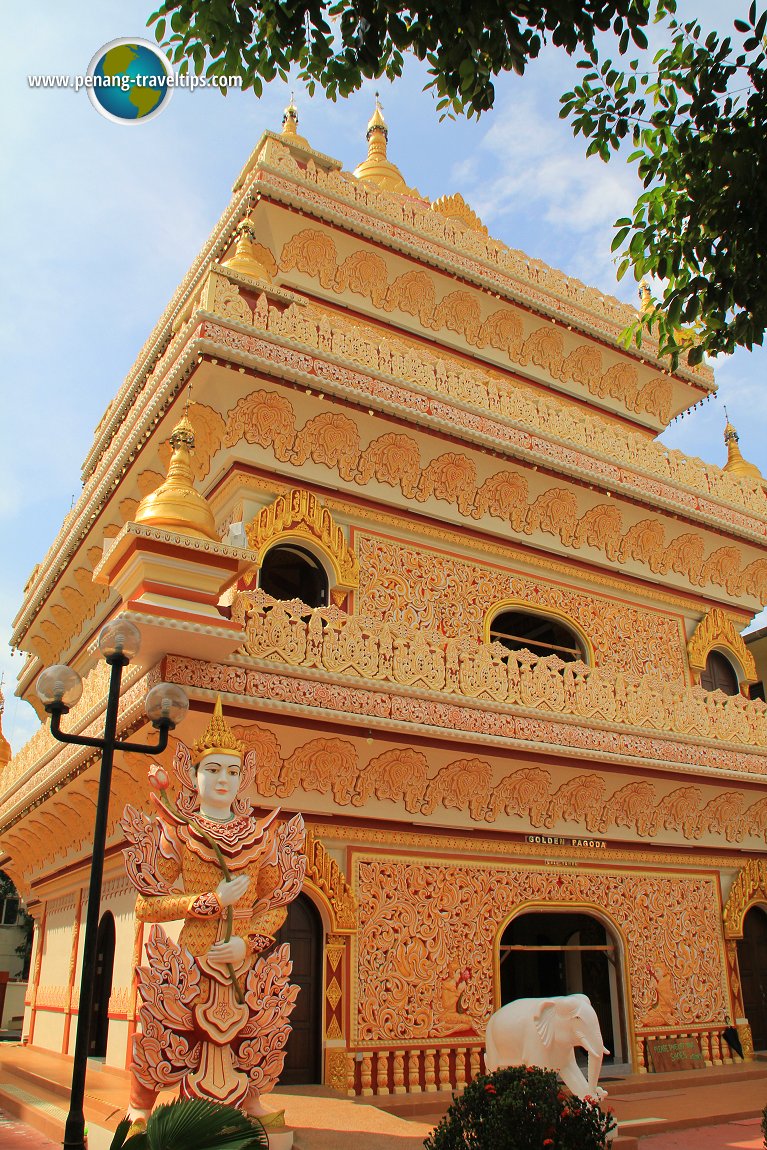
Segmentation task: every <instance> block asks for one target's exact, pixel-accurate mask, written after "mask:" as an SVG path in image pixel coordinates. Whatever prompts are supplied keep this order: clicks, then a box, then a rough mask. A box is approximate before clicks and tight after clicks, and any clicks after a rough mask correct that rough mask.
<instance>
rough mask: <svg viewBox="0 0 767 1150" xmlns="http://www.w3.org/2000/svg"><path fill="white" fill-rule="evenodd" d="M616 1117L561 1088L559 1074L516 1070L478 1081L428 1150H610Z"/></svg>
mask: <svg viewBox="0 0 767 1150" xmlns="http://www.w3.org/2000/svg"><path fill="white" fill-rule="evenodd" d="M614 1129H615V1119H614V1118H613V1116H612V1114H610V1113H605V1111H603V1110H602V1109H601V1108H600V1106H599V1105H598V1104H597V1103H596V1102H584V1101H582V1100H581V1099H580V1098H576V1097H574V1096H573V1095H571V1094H570V1093H569V1091H567V1090H565V1089H564V1088H563V1087H562V1086H560V1085H559V1083H558V1081H557V1076H556V1074H555V1073H554V1071H553V1070H541V1069H540V1068H539V1067H537V1066H527V1067H525V1066H512V1067H509V1068H508V1069H506V1070H496V1072H495V1074H483V1075H480V1077H479V1078H475V1079H474V1081H473V1082H471V1083H470V1084H469V1085H468V1086H467V1087H466V1090H465V1091H464V1093H463V1094H462V1095H461V1097H460V1098H455V1099H454V1100H453V1104H452V1106H451V1107H450V1109H449V1110H448V1112H447V1114H446V1115H445V1117H444V1118H443V1119H442V1121H441V1122H440V1124H439V1126H438V1127H437V1128H436V1130H433V1131H432V1133H431V1134H430V1135H429V1137H428V1138H427V1139H426V1142H425V1143H424V1146H425V1147H426V1150H604V1148H605V1147H606V1146H607V1135H608V1134H609V1133H610V1131H611V1130H614Z"/></svg>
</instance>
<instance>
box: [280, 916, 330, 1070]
mask: <svg viewBox="0 0 767 1150" xmlns="http://www.w3.org/2000/svg"><path fill="white" fill-rule="evenodd" d="M277 942H278V943H281V942H287V943H290V957H291V958H292V960H293V974H292V976H291V982H293V983H297V984H298V986H300V988H301V991H300V993H299V995H298V1000H297V1002H296V1006H295V1009H294V1011H293V1013H292V1014H291V1016H290V1025H291V1026H292V1028H293V1029H292V1031H291V1034H290V1038H289V1039H288V1044H287V1047H286V1051H287V1053H286V1056H285V1069H284V1071H283V1072H282V1074H281V1075H280V1083H281V1085H283V1086H299V1085H300V1086H305V1085H307V1084H311V1083H318V1082H321V1081H322V919H321V918H320V916H319V913H318V911H317V908H316V907H315V905H314V903H313V902H312V900H311V899H310V898H309V897H308V896H307V895H305V894H300V895H299V896H298V898H297V899H294V901H293V902H292V903H291V904H290V906H289V907H288V917H287V919H286V920H285V922H284V924H283V926H282V928H281V930H279V931H278V933H277Z"/></svg>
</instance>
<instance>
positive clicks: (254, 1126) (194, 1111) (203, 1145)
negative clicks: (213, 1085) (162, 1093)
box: [125, 1099, 269, 1150]
mask: <svg viewBox="0 0 767 1150" xmlns="http://www.w3.org/2000/svg"><path fill="white" fill-rule="evenodd" d="M146 1139H147V1150H268V1146H269V1142H268V1138H267V1136H266V1133H265V1131H264V1128H263V1126H262V1125H261V1123H260V1122H258V1121H257V1120H255V1119H250V1118H247V1117H246V1116H245V1115H244V1114H242V1113H241V1111H239V1110H235V1109H234V1108H233V1107H231V1106H221V1105H219V1104H217V1103H213V1102H207V1101H204V1100H201V1099H183V1100H181V1101H177V1102H171V1103H169V1104H168V1105H166V1106H158V1107H157V1108H156V1109H155V1110H154V1111H153V1112H152V1114H151V1115H150V1116H149V1120H148V1122H147V1128H146ZM132 1143H133V1139H129V1141H128V1142H127V1144H126V1147H125V1150H133V1147H132Z"/></svg>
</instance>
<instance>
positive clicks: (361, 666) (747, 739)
mask: <svg viewBox="0 0 767 1150" xmlns="http://www.w3.org/2000/svg"><path fill="white" fill-rule="evenodd" d="M233 615H234V618H235V619H236V620H237V621H238V622H239V623H240V625H241V626H242V628H243V629H244V631H245V633H246V640H245V644H244V647H243V649H242V652H241V653H242V654H246V655H250V656H252V657H253V658H257V659H265V660H271V661H274V662H278V663H288V664H290V665H291V666H295V667H316V668H321V669H323V670H325V671H328V672H330V673H332V674H336V675H349V676H354V677H358V678H362V679H369V680H373V681H376V682H386V683H393V684H397V685H398V686H402V687H409V688H417V689H420V690H426V691H438V692H442V693H444V694H448V695H460V696H463V697H465V698H469V699H478V700H487V701H489V702H492V703H500V704H506V705H509V706H513V707H519V708H524V709H526V710H536V711H549V712H552V713H554V714H558V715H562V716H572V717H573V718H577V719H582V720H586V721H597V722H599V721H601V722H604V723H617V724H621V725H627V726H632V727H639V728H645V729H647V730H651V731H657V732H667V733H669V734H672V735H675V736H677V735H689V736H695V737H699V738H703V739H715V740H717V741H722V742H727V743H737V744H743V745H745V746H750V747H756V748H762V747H767V705H766V704H765V703H763V702H761V701H759V700H749V699H745V698H744V697H743V696H741V695H733V696H729V695H725V694H723V693H722V692H721V691H712V692H707V691H704V690H703V689H702V688H700V687H673V686H671V685H669V684H668V683H665V682H663V681H661V680H658V679H654V678H653V677H651V676H649V675H646V676H644V677H643V678H641V679H632V678H630V677H629V676H626V675H623V674H616V675H611V676H606V675H605V674H603V673H602V672H601V671H600V670H599V669H598V668H591V667H587V666H586V665H585V664H584V663H582V662H571V663H565V662H563V661H562V660H561V659H559V658H558V657H557V656H556V655H549V656H546V657H545V658H540V657H538V656H536V655H533V654H531V653H530V652H529V651H526V650H523V651H508V650H507V649H506V648H505V647H503V646H501V644H499V643H490V644H486V643H482V642H479V641H478V640H476V639H464V638H460V639H456V638H445V637H444V636H439V635H433V634H428V633H426V632H424V631H423V630H415V629H412V628H407V627H404V626H402V625H400V624H395V623H390V622H387V621H385V620H384V621H381V620H378V619H369V618H363V617H359V616H355V615H348V614H346V613H345V612H343V611H341V610H339V609H337V608H335V607H325V608H315V609H312V608H309V607H307V606H306V605H305V604H303V603H301V602H300V601H298V600H291V601H289V602H282V601H279V600H276V599H272V598H271V597H270V596H268V595H266V594H264V593H263V592H262V591H259V590H255V591H249V592H241V593H240V594H239V595H238V596H237V599H236V601H235V604H234V608H233Z"/></svg>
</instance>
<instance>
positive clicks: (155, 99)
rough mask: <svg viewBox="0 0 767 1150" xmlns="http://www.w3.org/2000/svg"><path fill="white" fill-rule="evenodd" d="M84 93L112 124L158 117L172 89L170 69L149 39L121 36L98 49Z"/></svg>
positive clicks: (137, 121)
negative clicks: (169, 78) (85, 92)
mask: <svg viewBox="0 0 767 1150" xmlns="http://www.w3.org/2000/svg"><path fill="white" fill-rule="evenodd" d="M87 75H88V79H87V81H86V84H87V91H88V95H89V97H90V100H91V103H92V104H93V106H94V108H95V109H96V111H97V112H100V113H101V115H102V116H105V117H106V118H107V120H112V121H113V123H116V124H137V123H143V122H145V121H146V120H151V119H152V118H153V117H154V116H157V115H159V113H160V112H161V111H162V110H163V108H164V107H165V106H166V105H167V103H168V101H169V100H170V97H171V94H172V91H173V88H172V79H171V83H170V84H169V83H168V77H169V76H170V77H172V76H173V72H172V70H171V66H170V64H169V63H168V60H167V58H166V57H165V56H164V55H163V53H162V52H161V51H160V50H159V48H156V47H155V46H154V44H151V43H150V42H149V40H133V39H131V38H130V37H127V36H126V37H123V38H122V39H120V40H111V41H110V42H109V43H108V44H105V45H104V46H103V48H99V50H98V52H97V53H96V55H95V56H94V57H93V59H92V60H91V62H90V64H89V66H88V73H87Z"/></svg>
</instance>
